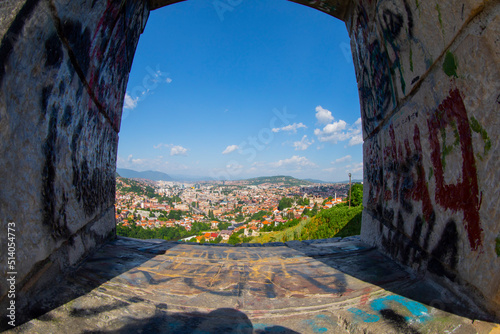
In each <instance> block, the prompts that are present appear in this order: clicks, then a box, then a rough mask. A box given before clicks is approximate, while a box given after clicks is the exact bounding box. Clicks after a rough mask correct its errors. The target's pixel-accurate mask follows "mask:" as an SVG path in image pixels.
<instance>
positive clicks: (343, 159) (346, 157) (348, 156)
mask: <svg viewBox="0 0 500 334" xmlns="http://www.w3.org/2000/svg"><path fill="white" fill-rule="evenodd" d="M351 160H352V157H351V156H350V155H346V156H345V157H342V158H339V159H337V160H335V163H336V164H340V163H343V162H349V161H351ZM332 163H333V162H332Z"/></svg>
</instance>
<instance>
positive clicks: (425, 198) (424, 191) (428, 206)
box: [413, 124, 434, 221]
mask: <svg viewBox="0 0 500 334" xmlns="http://www.w3.org/2000/svg"><path fill="white" fill-rule="evenodd" d="M413 143H414V144H415V150H416V151H417V152H418V156H419V157H420V159H421V158H422V156H423V154H422V143H421V142H420V129H419V128H418V126H417V125H416V124H415V130H414V134H413ZM425 179H426V177H425V170H424V166H423V164H422V163H421V162H420V163H419V164H418V165H417V181H416V182H415V188H414V191H413V199H414V200H416V201H419V200H421V201H422V211H423V213H424V218H425V220H426V221H430V219H431V216H432V214H433V212H434V209H433V207H432V202H431V197H430V196H429V189H428V187H427V183H426V180H425Z"/></svg>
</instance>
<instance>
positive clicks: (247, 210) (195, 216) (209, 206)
mask: <svg viewBox="0 0 500 334" xmlns="http://www.w3.org/2000/svg"><path fill="white" fill-rule="evenodd" d="M286 178H288V179H285V177H283V180H280V179H279V178H273V179H272V180H263V182H251V181H249V180H244V181H226V182H223V181H204V182H197V183H182V182H169V181H150V180H144V179H127V178H122V177H117V179H116V183H117V187H116V204H115V206H116V222H117V228H118V232H120V231H122V232H123V231H125V234H127V233H126V232H127V230H124V228H131V229H132V228H136V229H137V227H141V228H142V229H145V230H154V229H160V228H172V229H178V230H180V231H181V232H185V233H181V234H180V235H181V236H183V238H182V240H185V241H191V242H198V243H200V242H201V243H204V242H212V243H214V242H228V241H229V239H230V238H231V235H232V234H233V233H237V234H239V235H241V236H242V237H243V238H251V237H255V236H258V235H259V234H260V232H261V230H262V229H264V230H268V231H269V230H272V229H273V228H277V227H279V226H280V225H281V224H286V223H287V222H290V221H292V220H296V221H297V220H301V219H306V218H307V217H311V216H313V215H315V214H316V213H318V212H319V211H321V210H324V209H329V208H331V207H333V206H335V205H337V204H339V203H342V202H343V201H344V200H345V198H346V196H347V194H348V191H349V185H348V184H345V183H339V184H314V183H311V182H306V181H304V182H303V184H300V182H293V183H290V182H289V181H290V179H292V178H289V177H286ZM293 180H296V179H293ZM266 181H269V182H266ZM296 181H299V180H296ZM295 184H297V185H295ZM119 234H120V233H119ZM164 239H168V238H167V237H164Z"/></svg>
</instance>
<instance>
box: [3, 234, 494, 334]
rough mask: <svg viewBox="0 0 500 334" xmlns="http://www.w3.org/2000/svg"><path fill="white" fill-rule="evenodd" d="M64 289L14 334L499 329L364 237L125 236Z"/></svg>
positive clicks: (92, 260)
mask: <svg viewBox="0 0 500 334" xmlns="http://www.w3.org/2000/svg"><path fill="white" fill-rule="evenodd" d="M278 245H279V244H278ZM56 290H57V291H56V292H55V293H54V295H53V297H52V298H51V300H52V303H54V301H58V303H57V304H56V305H55V306H51V307H50V309H51V311H49V312H47V313H46V314H44V315H42V316H40V317H38V318H37V319H33V320H31V321H30V322H27V323H25V324H23V325H22V326H19V327H17V328H15V329H14V330H11V332H15V333H96V332H98V333H297V332H298V333H456V334H458V333H498V332H500V326H498V325H496V324H492V323H488V322H485V321H479V320H476V321H473V320H471V319H472V318H471V316H470V314H469V313H468V312H469V310H468V309H467V308H466V307H462V306H460V305H461V303H459V302H458V301H457V300H456V299H455V298H454V297H453V296H452V295H451V294H450V293H448V292H447V291H444V290H443V289H441V288H439V287H438V286H437V285H435V284H432V283H431V282H428V281H426V280H423V279H417V278H415V277H411V275H409V274H408V273H407V272H406V271H404V270H403V269H402V268H400V267H399V266H398V265H396V264H395V263H394V262H392V261H390V260H389V259H388V258H386V257H384V256H383V255H381V254H380V253H379V252H378V251H376V250H375V249H371V248H370V247H368V246H367V245H365V244H363V243H361V242H359V240H357V239H356V238H347V239H343V240H342V241H338V240H329V241H328V240H327V241H313V242H289V243H287V244H286V245H282V246H276V245H275V247H216V246H201V245H186V244H177V243H168V242H159V241H149V242H148V241H138V240H133V239H125V238H121V239H118V240H116V241H114V242H112V243H110V244H108V245H106V246H104V247H103V248H102V249H101V250H100V251H99V252H97V253H96V254H95V255H94V256H93V257H92V258H90V259H89V260H88V261H86V262H85V263H84V264H83V265H82V266H81V267H80V268H79V269H78V271H77V272H76V273H74V274H72V275H70V277H68V279H67V281H66V282H64V284H63V285H62V286H60V287H57V289H56ZM48 303H49V302H48ZM45 306H47V305H45ZM433 306H434V307H433ZM436 307H439V308H441V309H442V310H440V309H438V308H436ZM447 311H448V312H447ZM468 317H469V318H468Z"/></svg>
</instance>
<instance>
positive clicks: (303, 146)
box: [293, 135, 314, 151]
mask: <svg viewBox="0 0 500 334" xmlns="http://www.w3.org/2000/svg"><path fill="white" fill-rule="evenodd" d="M313 143H314V139H312V140H308V139H307V135H304V137H302V139H301V140H300V141H296V142H294V143H293V147H295V151H305V150H307V149H308V148H309V146H311V145H312V144H313Z"/></svg>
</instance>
